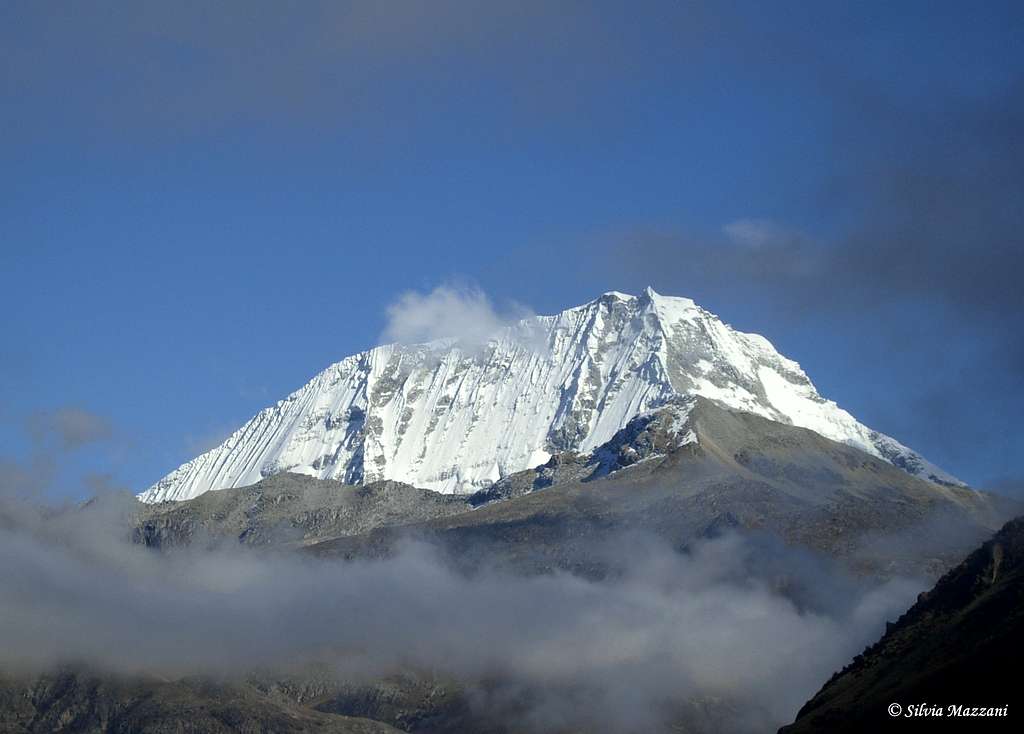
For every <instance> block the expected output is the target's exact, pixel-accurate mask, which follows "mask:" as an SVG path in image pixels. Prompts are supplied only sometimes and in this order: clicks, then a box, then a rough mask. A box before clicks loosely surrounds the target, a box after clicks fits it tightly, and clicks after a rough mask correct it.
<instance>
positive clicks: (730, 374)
mask: <svg viewBox="0 0 1024 734" xmlns="http://www.w3.org/2000/svg"><path fill="white" fill-rule="evenodd" d="M687 395H701V396H703V397H705V398H708V399H710V400H712V401H715V402H717V403H720V404H722V405H724V406H726V407H729V408H733V409H736V410H740V411H745V412H749V413H755V414H757V415H760V416H763V417H765V418H768V419H770V420H773V421H777V422H780V423H786V424H791V425H796V426H800V427H803V428H808V429H811V430H813V431H815V432H817V433H819V434H821V435H823V436H825V437H827V438H830V439H833V440H836V441H840V442H843V443H846V444H849V445H851V446H855V447H857V448H859V449H861V450H863V451H865V452H867V453H869V454H872V455H874V456H876V457H880V458H883V459H885V460H887V461H889V462H891V463H892V464H894V465H896V466H898V467H900V468H901V469H903V470H905V471H907V472H908V473H910V474H913V475H915V476H918V477H921V478H924V479H928V480H931V481H935V482H940V483H945V484H957V485H960V484H962V482H960V481H959V480H957V479H956V478H955V477H953V476H951V475H950V474H947V473H946V472H944V471H943V470H941V469H939V468H938V467H936V466H934V465H933V464H931V463H930V462H928V461H926V460H925V459H924V458H922V457H921V456H920V455H918V454H917V453H915V452H914V451H912V450H911V449H909V448H907V447H906V446H904V445H903V444H901V443H899V442H898V441H896V440H894V439H892V438H890V437H888V436H886V435H883V434H881V433H878V432H877V431H873V430H871V429H870V428H868V427H866V426H864V425H862V424H861V423H859V422H858V421H857V420H856V419H855V418H854V417H853V416H852V415H850V414H849V413H847V412H846V411H845V410H842V409H841V408H840V407H839V406H837V405H836V404H835V403H834V402H832V401H830V400H826V399H824V398H822V397H821V396H820V395H819V394H818V392H817V390H816V389H815V388H814V385H813V384H811V381H810V380H809V379H808V377H807V375H806V374H804V372H803V370H802V369H801V368H800V365H798V364H797V363H796V362H794V361H793V360H791V359H787V358H786V357H784V356H782V355H781V354H779V353H778V352H777V351H776V350H775V348H774V347H773V346H772V345H771V343H770V342H769V341H768V340H767V339H765V338H764V337H762V336H759V335H757V334H745V333H743V332H739V331H736V330H735V329H733V328H731V327H730V326H728V325H727V324H724V323H723V322H722V321H721V320H720V319H719V318H718V317H717V316H715V315H714V314H712V313H710V312H708V311H705V310H704V309H702V308H701V307H700V306H698V305H697V304H695V303H694V302H693V301H691V300H690V299H688V298H676V297H668V296H662V295H659V294H658V293H655V292H654V290H652V289H651V288H648V289H646V290H645V291H644V293H643V294H641V295H640V296H630V295H626V294H623V293H618V292H609V293H605V294H604V295H602V296H601V297H600V298H598V299H596V300H594V301H591V302H590V303H586V304H584V305H582V306H577V307H575V308H570V309H568V310H566V311H563V312H561V313H559V314H556V315H554V316H535V317H531V318H527V319H523V320H521V321H519V322H517V323H515V324H512V325H510V326H508V327H506V328H504V329H503V330H502V331H501V332H500V333H497V334H495V335H494V337H493V338H491V339H490V340H489V341H488V342H487V343H485V344H482V345H477V344H468V343H463V342H460V341H459V340H457V339H443V340H439V341H434V342H428V343H426V344H416V345H399V344H386V345H383V346H379V347H375V348H373V349H370V350H367V351H365V352H360V353H359V354H355V355H353V356H351V357H346V358H345V359H343V360H341V361H340V362H337V363H335V364H333V365H331V366H330V367H328V368H327V369H326V370H324V371H323V372H321V373H320V374H318V375H317V376H316V377H314V378H313V379H312V380H311V381H310V382H309V383H308V384H306V385H305V386H304V387H302V388H301V389H299V390H297V391H296V392H294V393H292V394H291V395H289V396H288V397H287V398H285V399H284V400H281V401H279V402H278V403H277V404H276V405H273V406H271V407H269V408H266V409H264V410H262V411H260V412H259V413H258V414H257V415H256V416H255V417H254V418H253V419H252V420H250V421H249V422H248V423H246V424H245V425H244V426H242V427H241V428H239V429H238V430H237V431H235V432H234V433H233V434H232V435H231V436H230V437H229V438H228V439H227V440H226V441H225V442H224V443H223V444H221V445H220V446H218V447H217V448H215V449H213V450H211V451H208V452H206V453H205V454H202V455H201V456H198V457H196V458H195V459H193V460H191V461H189V462H187V463H185V464H183V465H182V466H180V467H178V468H177V469H175V470H174V471H173V472H171V473H170V474H168V475H167V476H166V477H164V478H163V479H161V480H160V481H159V482H157V483H156V484H154V485H153V486H152V487H150V488H149V489H148V490H146V491H145V492H143V493H142V494H141V495H139V497H140V499H142V500H143V501H145V502H160V501H164V500H184V499H190V498H192V497H196V496H197V495H200V494H202V493H204V492H207V491H209V490H213V489H224V488H228V487H239V486H244V485H248V484H252V483H254V482H257V481H259V480H260V479H261V478H263V477H267V476H270V475H274V474H279V473H281V472H293V473H300V474H306V475H309V476H313V477H317V478H320V479H341V480H343V481H345V482H348V483H368V482H371V481H376V480H381V479H389V480H395V481H400V482H405V483H407V484H411V485H414V486H417V487H423V488H427V489H433V490H436V491H438V492H445V493H469V492H473V491H475V490H477V489H480V488H482V487H486V486H488V485H490V484H492V483H493V482H495V481H497V480H499V479H501V478H502V477H504V476H507V475H509V474H512V473H514V472H517V471H521V470H523V469H528V468H531V467H534V466H538V465H540V464H543V463H544V462H546V461H547V460H548V459H549V458H550V457H551V456H552V455H554V454H557V453H562V452H566V451H574V452H582V453H586V452H591V451H593V450H594V449H595V448H597V447H599V446H601V445H602V444H604V443H605V442H607V441H608V440H609V439H611V438H612V436H613V435H615V433H616V432H617V431H619V430H620V429H622V428H623V427H624V426H626V424H627V423H629V422H630V420H631V419H633V418H635V417H636V416H638V415H640V414H643V413H645V412H648V411H652V410H655V409H657V408H658V407H660V406H662V405H664V404H666V403H668V402H670V401H673V400H674V399H677V398H679V397H680V396H687Z"/></svg>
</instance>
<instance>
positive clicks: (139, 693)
mask: <svg viewBox="0 0 1024 734" xmlns="http://www.w3.org/2000/svg"><path fill="white" fill-rule="evenodd" d="M56 731H59V732H67V734H108V733H109V734H115V733H120V732H133V733H136V734H236V733H237V732H280V733H281V734H299V733H300V732H317V733H319V734H389V733H394V732H398V731H399V730H398V729H395V728H393V727H391V726H388V725H387V724H384V723H381V722H378V721H371V720H369V719H363V718H355V717H348V716H341V715H337V714H332V713H328V712H322V711H316V710H314V709H311V708H305V707H302V706H299V705H296V704H294V703H292V702H289V701H287V700H283V699H273V698H271V697H270V696H267V695H265V694H263V693H262V692H260V691H259V690H257V689H256V688H254V687H252V686H250V685H247V684H244V683H239V682H231V683H229V682H219V681H214V680H206V679H184V680H179V681H165V680H160V679H157V678H150V677H138V676H135V677H130V678H128V677H121V676H116V675H102V676H101V675H96V674H93V673H90V672H87V671H82V670H72V669H69V670H65V671H62V672H59V673H54V674H50V675H42V676H4V675H0V732H11V733H12V734H13V733H14V732H19V733H23V734H36V733H38V734H49V732H56Z"/></svg>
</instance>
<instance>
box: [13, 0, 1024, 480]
mask: <svg viewBox="0 0 1024 734" xmlns="http://www.w3.org/2000/svg"><path fill="white" fill-rule="evenodd" d="M556 6H557V7H556ZM1022 20H1024V12H1022V11H1021V9H1020V6H1019V5H1018V4H1014V3H986V4H984V6H983V7H979V6H971V7H968V6H967V5H966V4H962V3H961V4H947V3H935V2H929V3H896V4H893V3H871V2H865V3H858V4H849V3H772V4H767V3H724V4H723V3H712V4H701V3H681V2H665V3H662V2H648V3H641V4H637V3H603V2H584V3H578V4H576V3H564V4H563V3H558V4H554V3H515V4H508V5H506V6H504V7H498V5H497V4H480V3H468V2H448V1H445V0H442V1H441V2H436V3H416V2H408V3H399V2H394V3H392V2H383V3H364V4H346V3H325V4H318V3H313V2H310V3H295V4H287V3H238V4H233V3H218V4H216V6H215V7H211V6H206V7H204V6H203V5H202V4H194V5H193V4H173V7H172V4H167V3H132V4H127V3H125V4H120V5H119V4H107V3H92V4H88V5H86V4H76V5H58V4H56V3H5V4H4V5H3V6H2V8H0V131H2V133H3V134H2V136H0V272H2V278H3V282H2V288H0V309H2V313H3V317H2V319H3V320H2V322H0V324H2V332H0V333H2V336H3V339H2V340H0V396H2V402H0V419H2V426H0V439H2V447H3V451H2V452H0V453H2V454H3V461H4V462H5V464H4V465H5V466H16V467H20V468H21V469H26V468H31V467H33V466H36V465H37V463H38V462H39V461H41V460H42V459H41V458H40V457H41V456H43V455H46V456H48V457H49V459H50V460H51V461H54V457H59V460H56V461H55V462H54V463H55V466H54V467H53V469H52V471H53V472H54V474H55V479H54V481H53V484H52V487H51V491H56V492H58V493H66V494H75V493H83V492H87V491H89V490H90V487H92V486H94V485H96V484H97V483H98V482H99V483H103V482H109V483H114V484H116V485H118V486H128V487H131V488H133V489H143V488H144V487H145V486H147V485H148V484H149V483H151V482H152V481H154V480H156V479H158V478H159V477H160V476H162V475H163V474H164V473H166V472H167V471H168V470H170V469H172V468H174V467H175V466H177V465H178V464H179V463H181V462H182V461H184V460H187V459H188V458H191V456H192V455H194V454H195V453H197V452H198V451H199V450H200V449H201V448H204V447H206V446H207V445H208V444H209V442H210V441H212V440H214V439H215V438H218V437H222V436H223V435H224V434H225V433H226V432H227V431H228V430H229V429H231V428H234V427H236V426H237V425H239V424H241V423H242V422H244V421H245V420H246V419H247V418H249V417H250V416H251V415H252V414H253V413H255V412H256V411H257V410H259V409H260V408H262V407H264V406H266V405H267V404H269V403H272V402H273V401H275V400H277V399H278V398H280V397H283V396H284V395H285V394H286V393H288V392H290V391H291V390H293V389H295V388H297V387H299V386H300V385H301V384H303V383H304V382H305V381H306V380H307V379H308V378H309V377H310V376H312V375H313V374H314V373H316V372H317V371H319V370H320V369H322V368H323V367H325V366H326V365H328V364H329V363H331V362H333V361H336V360H337V359H339V358H341V357H343V356H345V355H347V354H350V353H353V352H355V351H359V350H362V349H364V348H367V347H369V346H372V345H374V344H375V343H377V341H378V339H379V336H380V334H381V332H382V330H383V329H384V327H385V311H386V308H387V306H388V305H389V304H390V303H393V302H394V301H395V299H396V298H398V297H399V296H400V295H401V294H402V293H403V292H406V291H408V290H420V291H428V290H430V289H432V288H434V287H435V286H437V285H439V284H441V283H445V282H450V281H453V280H455V281H460V282H468V283H472V284H475V285H477V286H479V287H480V288H481V289H482V290H483V291H485V292H486V293H487V294H489V296H490V297H491V299H492V300H493V301H494V302H495V303H496V304H497V305H498V307H499V308H502V307H507V306H508V304H510V303H511V302H513V301H514V302H517V303H521V304H524V305H526V306H528V307H530V308H531V309H533V310H534V311H536V312H539V313H550V312H554V311H558V310H561V309H563V308H565V307H567V306H571V305H576V304H578V303H581V302H583V301H586V300H590V299H592V298H594V297H596V296H597V295H598V294H600V293H602V292H604V291H607V290H612V289H616V290H621V291H626V292H637V291H638V290H640V289H642V288H643V287H644V286H645V285H648V284H651V285H653V286H654V287H655V288H656V289H657V290H658V291H660V292H662V293H667V294H673V295H687V296H690V297H692V298H695V299H696V300H697V301H698V302H699V303H701V304H702V305H704V306H705V307H707V308H709V309H710V310H712V311H715V312H716V313H718V314H719V315H721V316H722V317H723V318H724V319H725V320H726V321H728V322H730V323H732V324H733V325H734V326H736V327H737V328H740V329H743V330H748V331H756V332H759V333H762V334H764V335H766V336H767V337H768V338H770V339H771V340H772V341H773V342H774V343H775V344H776V346H777V347H778V348H779V349H780V350H781V351H783V352H784V353H785V354H787V355H788V356H790V357H792V358H794V359H796V360H798V361H799V362H800V363H801V364H802V365H803V366H804V368H805V370H806V371H807V372H808V374H809V375H810V376H811V378H812V379H813V380H814V381H815V383H816V384H817V385H818V387H819V389H820V390H821V392H822V393H823V394H825V395H827V396H828V397H831V398H833V399H835V400H836V401H837V402H839V403H840V405H842V406H844V407H846V408H847V409H849V410H850V411H851V412H852V413H854V414H855V415H856V416H857V417H858V418H860V419H861V420H863V421H864V422H865V423H867V424H869V425H871V426H873V427H876V428H878V429H880V430H883V431H885V432H887V433H890V434H892V435H894V436H896V437H897V438H899V439H900V440H902V441H903V442H905V443H907V444H909V445H911V446H913V447H914V448H916V449H918V450H919V451H921V452H922V453H924V454H925V455H926V456H928V457H929V458H931V459H932V460H933V461H935V462H936V463H938V464H939V465H941V466H943V467H944V468H947V469H948V470H950V471H952V472H953V473H955V474H958V475H959V476H962V477H963V478H965V479H967V480H968V481H970V482H972V483H974V484H977V485H980V486H1001V487H1003V488H1006V489H1013V488H1014V487H1016V486H1019V483H1020V478H1021V477H1022V476H1024V439H1022V434H1021V431H1020V429H1019V425H1018V421H1019V419H1018V416H1019V415H1021V414H1022V409H1024V394H1022V393H1024V391H1022V389H1021V387H1022V384H1024V381H1022V378H1024V336H1022V330H1021V328H1020V317H1021V311H1022V307H1024V301H1022V295H1021V293H1020V289H1019V287H1018V284H1017V281H1018V280H1019V277H1020V274H1021V271H1022V268H1021V266H1022V261H1024V256H1022V249H1024V248H1022V247H1021V245H1022V243H1021V236H1022V235H1021V232H1022V231H1024V221H1022V220H1024V215H1022V214H1021V212H1020V206H1019V202H1020V201H1021V198H1022V195H1024V160H1022V158H1024V139H1022V138H1024V133H1022V130H1024V105H1022V99H1024V86H1022V72H1024V58H1022V51H1021V50H1020V44H1019V37H1020V32H1021V31H1022V30H1024V29H1022V25H1024V24H1022ZM737 233H741V234H737ZM742 233H746V234H745V235H743V234H742ZM71 409H73V410H75V411H81V413H82V414H83V415H84V414H88V415H90V416H95V417H96V420H98V421H99V423H97V424H96V425H97V426H99V425H101V426H102V429H101V430H98V431H97V432H96V433H95V440H86V441H77V440H76V441H71V442H66V441H65V442H63V443H60V442H58V444H59V445H57V444H54V439H53V438H52V435H51V437H50V438H46V437H45V435H44V433H45V432H41V431H40V430H33V429H32V427H33V426H35V427H36V428H38V427H39V426H40V425H50V426H51V427H52V426H53V425H57V424H58V423H59V421H58V420H57V418H58V417H60V416H64V417H66V415H67V414H66V413H63V412H62V411H67V410H71ZM47 421H49V423H47ZM90 425H91V424H90ZM75 426H77V427H81V424H80V423H75ZM34 462H36V463H34ZM90 474H92V475H102V476H104V477H106V478H103V479H97V478H96V477H93V478H92V479H88V480H87V479H83V477H86V476H87V475H90ZM90 482H91V484H90ZM54 488H56V489H54Z"/></svg>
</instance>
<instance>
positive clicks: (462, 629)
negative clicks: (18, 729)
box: [0, 495, 920, 732]
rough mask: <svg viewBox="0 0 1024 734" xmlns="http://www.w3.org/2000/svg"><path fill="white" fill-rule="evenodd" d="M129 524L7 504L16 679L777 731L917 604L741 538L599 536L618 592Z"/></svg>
mask: <svg viewBox="0 0 1024 734" xmlns="http://www.w3.org/2000/svg"><path fill="white" fill-rule="evenodd" d="M132 508H133V505H132V503H131V501H130V500H128V499H127V498H122V497H120V496H117V495H109V496H106V497H104V498H101V499H99V500H97V501H94V502H92V503H90V504H89V505H87V506H86V507H84V508H81V509H77V510H73V511H63V512H55V511H52V510H50V511H46V512H39V511H38V510H37V509H35V508H33V507H31V506H29V505H27V504H25V503H14V502H7V503H4V504H3V505H2V507H0V528H2V530H0V618H2V619H3V620H4V624H3V625H2V626H0V649H2V650H3V651H4V652H3V655H2V666H3V667H4V668H6V669H8V670H10V669H16V670H27V671H33V670H43V669H46V668H48V667H50V666H53V665H56V664H59V663H62V662H68V661H71V662H83V661H84V662H87V663H89V664H91V665H93V666H98V667H100V668H102V669H107V670H114V671H121V672H148V673H155V674H159V675H164V676H175V675H185V674H192V673H226V674H231V673H239V674H241V673H244V672H245V671H247V670H250V669H252V668H254V667H261V668H262V667H274V666H283V665H292V664H295V663H299V662H303V661H309V662H313V661H316V662H317V663H320V664H324V663H326V664H328V665H330V666H333V667H334V668H336V669H337V670H338V671H339V673H340V674H343V675H353V676H355V675H367V674H384V673H387V672H389V671H394V670H398V669H402V668H405V669H409V668H412V669H420V670H431V671H435V672H439V673H442V674H448V675H453V676H456V677H458V678H459V679H461V680H463V681H467V682H468V683H469V684H470V685H471V686H472V684H473V683H474V682H480V681H484V680H487V681H498V682H499V683H500V685H499V686H498V688H497V689H493V688H492V689H491V693H490V694H486V695H485V696H484V698H483V699H481V700H480V701H478V702H477V704H478V705H481V706H483V707H485V709H486V710H490V711H493V710H495V708H496V707H497V708H500V706H501V704H500V700H499V699H500V698H501V697H502V696H510V695H513V694H512V693H511V692H520V693H521V692H523V691H526V692H528V695H527V696H526V698H525V700H527V701H529V705H528V706H526V707H525V709H522V708H519V709H517V711H516V713H515V715H516V716H517V717H520V718H521V723H522V724H523V725H524V726H526V727H527V728H529V729H530V730H536V731H554V730H557V729H559V728H561V727H572V726H574V727H581V728H583V729H584V730H587V729H591V730H593V729H594V728H595V727H596V728H599V729H600V730H602V731H613V732H620V731H621V732H625V731H660V730H663V729H664V728H665V727H667V726H668V725H669V724H670V723H671V722H672V721H677V720H679V718H680V717H681V716H682V717H684V718H685V716H687V715H692V710H691V709H690V708H688V707H691V708H692V705H693V702H694V701H718V702H720V706H719V707H718V708H720V710H718V709H716V711H715V718H716V721H717V722H718V726H719V728H721V727H724V728H725V729H726V730H732V731H767V730H774V728H775V727H776V726H777V725H779V724H781V723H784V722H786V721H788V720H790V719H791V718H792V717H793V715H794V714H795V712H796V710H797V708H798V707H799V706H800V705H801V704H802V703H803V702H804V701H805V700H806V699H807V698H808V697H809V696H810V695H811V694H812V693H813V692H814V691H815V690H817V688H818V687H819V686H820V685H821V683H822V681H823V680H825V679H826V678H827V677H828V675H829V674H830V673H831V672H832V671H833V670H835V669H837V668H839V667H841V666H842V665H843V664H844V663H845V662H846V661H847V660H848V659H849V658H850V657H851V656H852V655H853V654H855V653H856V652H858V651H859V649H860V648H862V647H863V645H865V644H866V643H867V642H869V641H872V640H873V639H874V638H876V637H877V636H878V634H879V633H880V631H881V626H882V624H883V622H884V621H885V620H886V619H892V618H895V617H896V616H897V615H898V614H899V613H900V612H901V611H902V610H903V609H904V608H906V606H908V605H909V603H910V602H911V601H912V599H913V597H914V594H916V593H917V592H918V591H919V590H920V584H918V583H915V582H912V581H907V580H895V581H891V582H888V583H885V584H880V585H868V584H865V583H863V582H858V581H855V580H853V579H849V578H846V577H844V576H842V575H841V574H836V573H835V569H832V568H830V567H828V566H827V565H824V564H822V563H821V562H818V561H812V560H809V559H808V558H807V557H806V555H801V554H800V553H797V552H796V551H793V550H792V549H786V548H784V547H782V546H781V545H780V544H773V545H769V546H766V545H764V544H763V543H762V542H755V541H752V540H751V539H747V538H743V537H740V536H738V535H727V536H723V537H719V538H715V539H711V540H706V541H703V542H701V543H698V544H696V545H695V546H693V547H692V548H691V549H690V550H689V552H687V553H679V552H677V551H674V550H672V549H671V548H669V547H667V546H666V545H664V544H663V543H662V542H661V541H658V540H655V539H652V538H649V537H644V536H635V535H634V536H622V537H621V538H606V539H601V546H602V548H604V552H605V553H606V554H608V555H609V556H610V557H614V558H615V562H616V567H617V572H616V573H614V574H612V575H611V576H610V577H609V578H607V579H605V580H603V581H594V580H587V579H583V578H579V577H576V576H573V575H569V574H566V573H555V574H552V575H544V576H533V577H522V576H513V575H509V574H507V573H502V572H498V571H481V572H476V573H473V574H471V575H466V574H463V573H459V572H456V571H455V570H453V566H452V565H450V564H449V563H448V562H446V560H445V557H444V552H443V550H439V549H437V548H435V547H431V546H425V545H416V544H411V545H409V546H407V547H406V548H405V549H404V550H403V551H402V552H400V553H398V554H397V555H396V556H395V557H393V558H390V559H388V560H379V561H356V562H341V561H325V560H315V559H311V558H303V557H298V556H295V555H284V554H273V553H258V552H255V551H245V552H243V551H241V550H239V549H227V550H222V551H213V552H210V551H198V550H190V549H183V550H179V551H176V552H173V553H169V554H160V553H157V552H155V551H152V550H150V549H147V548H144V547H141V546H136V545H132V544H131V543H130V542H129V540H128V532H127V527H128V526H127V524H126V519H127V515H128V514H129V513H130V512H131V510H132ZM488 696H489V697H488ZM495 696H497V697H498V698H495ZM716 706H717V705H716ZM687 711H690V714H687V713H686V712H687Z"/></svg>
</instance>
